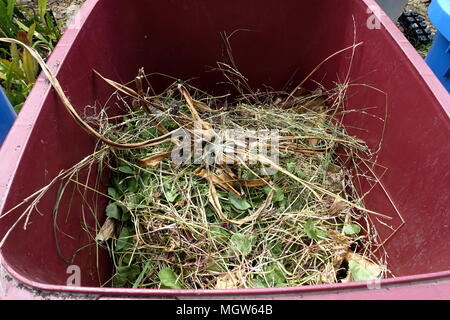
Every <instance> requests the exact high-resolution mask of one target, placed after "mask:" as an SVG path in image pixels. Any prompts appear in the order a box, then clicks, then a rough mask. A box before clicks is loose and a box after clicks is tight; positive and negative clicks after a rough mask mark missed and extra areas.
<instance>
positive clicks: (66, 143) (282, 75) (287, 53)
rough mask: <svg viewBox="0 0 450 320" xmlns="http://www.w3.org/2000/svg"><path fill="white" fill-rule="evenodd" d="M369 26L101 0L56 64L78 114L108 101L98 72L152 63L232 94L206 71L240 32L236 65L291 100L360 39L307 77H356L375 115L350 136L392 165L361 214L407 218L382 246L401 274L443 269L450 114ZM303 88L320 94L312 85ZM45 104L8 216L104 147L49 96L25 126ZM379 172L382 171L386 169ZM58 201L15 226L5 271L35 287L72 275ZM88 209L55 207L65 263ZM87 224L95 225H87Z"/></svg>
mask: <svg viewBox="0 0 450 320" xmlns="http://www.w3.org/2000/svg"><path fill="white" fill-rule="evenodd" d="M369 16H370V15H369V14H368V13H367V8H366V6H365V4H364V2H363V1H358V0H354V1H350V0H348V1H341V0H329V1H298V0H286V1H282V2H279V1H256V0H251V1H235V0H232V1H226V2H223V1H222V2H216V1H214V2H213V1H206V0H200V1H199V0H183V1H172V0H169V1H159V2H157V1H140V2H139V4H136V5H132V6H131V5H130V2H129V1H125V0H117V1H106V0H104V1H99V2H98V3H97V5H96V7H95V8H94V10H93V11H92V13H91V15H90V16H89V18H88V19H87V21H86V23H85V24H84V26H83V28H82V29H81V30H80V32H79V34H78V36H77V39H76V41H75V42H74V43H73V44H66V43H64V39H63V41H62V42H61V44H60V46H64V45H71V46H72V47H71V50H70V51H69V54H68V55H67V57H66V59H65V60H64V61H58V62H57V63H61V67H60V70H59V72H58V77H59V79H60V81H61V83H62V85H63V87H64V89H65V91H66V92H67V93H68V96H69V98H70V99H71V101H72V102H73V104H74V106H76V108H77V109H78V111H79V112H80V113H81V114H83V113H84V112H88V111H89V110H88V109H86V106H87V105H91V106H92V105H93V104H94V101H97V103H98V105H101V104H102V103H104V102H105V101H106V98H107V97H108V96H109V94H110V93H111V90H110V88H108V87H107V86H106V85H105V84H104V83H103V82H102V81H101V80H99V79H98V77H96V76H95V75H94V73H93V71H92V69H95V70H97V71H99V72H100V73H101V74H103V75H104V76H106V77H108V78H111V79H114V80H116V81H118V82H126V81H130V80H131V79H133V77H134V76H135V75H136V73H137V70H138V69H139V68H140V67H142V66H143V67H145V71H146V72H148V73H151V72H160V73H164V74H168V75H171V76H175V77H177V78H180V79H190V78H195V79H194V80H193V81H192V84H194V85H196V86H199V87H200V88H202V89H204V90H208V91H211V90H212V91H213V92H215V93H217V94H219V93H224V92H227V90H228V89H229V87H227V86H224V85H223V84H218V82H220V81H222V80H223V78H222V77H221V76H220V75H219V74H218V73H216V72H206V71H210V70H211V68H212V67H215V66H216V62H217V61H223V60H224V59H223V41H222V39H221V35H220V34H221V32H227V34H228V35H231V34H233V36H232V37H231V38H230V44H231V46H232V49H233V56H234V59H235V61H236V64H237V66H238V67H239V70H240V71H241V72H242V73H243V74H244V75H245V76H246V77H247V78H249V79H250V83H251V85H252V86H253V87H255V88H256V87H259V88H263V85H267V86H270V87H272V88H274V89H276V90H280V89H289V88H290V89H292V88H293V85H294V86H295V84H296V83H299V81H301V80H302V79H303V78H304V77H305V76H306V75H307V74H308V73H309V72H310V71H312V70H313V69H314V68H315V67H316V66H317V65H318V64H319V63H320V62H321V61H323V60H324V59H325V58H326V57H328V56H329V55H331V54H333V53H334V52H336V51H338V50H340V49H343V48H345V47H347V46H350V45H352V44H353V43H354V39H355V32H356V42H359V41H363V42H364V44H363V45H361V46H359V47H358V48H357V49H356V52H355V55H354V58H353V59H352V54H351V53H352V51H351V50H350V51H347V52H345V53H343V54H340V55H338V56H336V57H334V58H333V59H331V60H329V61H328V62H327V63H326V64H325V65H324V66H323V67H322V68H321V69H320V70H319V71H318V72H317V73H316V74H314V76H313V77H312V78H311V79H312V80H315V81H318V82H320V83H321V84H323V85H324V86H326V87H329V88H331V87H332V86H333V83H334V82H335V81H337V82H342V81H343V80H344V79H345V78H346V76H347V74H349V75H350V80H351V81H352V83H353V84H355V85H353V86H351V87H350V89H349V98H348V101H347V106H348V108H349V109H367V108H369V109H367V110H370V111H367V113H368V114H370V115H366V114H364V113H353V114H351V115H348V116H346V118H345V120H344V121H345V123H346V124H347V125H348V128H349V131H350V133H352V134H356V135H358V136H360V137H361V138H363V139H365V140H367V142H368V143H369V145H371V146H372V147H373V148H375V149H376V148H377V146H378V144H379V142H380V139H381V149H380V151H379V153H378V158H377V162H378V163H379V164H380V165H382V166H384V167H387V168H388V171H387V173H386V174H385V175H384V176H383V178H382V183H383V186H384V189H385V190H383V189H382V188H380V187H379V186H378V187H375V189H374V190H373V191H372V192H371V193H370V194H369V195H368V196H367V197H366V201H365V203H366V205H367V206H368V207H369V208H370V209H372V210H376V211H379V212H381V213H383V214H387V215H390V216H393V217H395V218H394V219H393V220H392V221H391V222H390V224H391V225H393V226H394V227H396V226H398V225H400V219H399V218H398V217H397V212H396V210H395V209H394V206H393V205H392V203H391V200H392V202H393V203H394V204H395V206H396V208H397V210H398V211H399V212H400V213H401V215H402V216H403V219H404V220H405V221H406V224H405V225H404V226H403V228H402V229H401V230H400V231H399V232H398V233H397V234H396V235H395V236H394V237H392V239H391V240H390V241H389V242H388V243H386V245H385V248H386V250H387V252H388V254H389V263H390V268H391V270H392V271H393V273H394V274H395V275H396V276H403V275H413V274H419V273H426V272H437V271H443V270H446V269H447V268H448V265H449V260H450V257H449V252H450V250H449V249H450V248H449V242H450V241H449V240H450V238H449V232H448V222H449V221H448V220H449V218H448V217H449V209H448V208H449V207H450V198H449V196H448V187H449V182H448V181H449V178H450V177H449V172H450V170H449V169H450V168H449V163H450V149H449V146H448V143H447V140H448V138H447V137H448V134H449V132H450V125H449V121H448V115H447V114H446V112H445V111H444V110H443V109H442V106H441V105H440V104H439V103H438V102H437V100H436V98H435V97H434V96H433V95H432V93H431V91H430V90H429V88H428V87H427V86H426V84H425V83H423V79H422V78H421V77H420V76H419V74H418V73H417V71H416V69H415V68H414V67H413V66H412V65H411V62H410V61H409V60H408V59H407V58H406V57H405V55H404V54H403V52H402V51H401V49H400V48H399V47H398V45H397V44H396V43H395V42H394V40H393V39H392V38H391V37H390V36H389V34H388V32H387V31H386V30H385V29H384V28H383V27H382V29H381V30H371V29H368V28H367V24H366V23H367V19H368V18H369ZM236 30H241V31H238V32H237V31H236ZM233 32H234V33H233ZM351 61H352V62H353V63H352V68H351V70H350V73H348V72H349V66H350V62H351ZM152 84H153V85H154V86H155V87H156V88H158V89H162V88H164V86H165V85H167V84H168V82H166V81H164V80H162V78H160V77H154V79H153V80H152ZM289 84H290V85H289ZM356 84H364V85H356ZM307 86H308V87H310V88H313V87H315V84H314V82H312V81H310V82H308V84H307ZM374 88H377V89H374ZM43 98H45V100H42V99H43ZM36 107H39V108H41V107H42V110H41V112H40V114H39V116H38V118H37V119H36V122H35V126H34V127H33V128H29V129H28V130H30V132H31V134H30V136H29V138H28V141H27V144H26V147H25V149H24V153H23V156H22V158H21V161H20V163H19V165H18V168H17V170H16V174H15V177H14V181H13V183H12V185H11V188H10V192H9V194H8V198H7V201H6V203H5V207H4V210H3V212H6V210H7V209H9V208H11V207H13V206H14V205H16V204H17V203H19V202H20V201H21V200H22V199H24V198H25V197H27V196H28V195H30V194H31V193H33V192H35V191H36V190H38V189H40V188H41V187H42V186H43V185H45V184H47V183H49V181H50V180H51V178H52V177H54V176H56V175H57V174H58V173H59V172H60V170H61V169H62V168H69V167H71V166H72V165H74V164H75V163H77V162H78V161H80V159H82V158H83V157H85V156H86V155H88V154H90V153H91V152H92V150H93V146H94V143H95V140H94V139H92V138H91V137H90V136H88V135H87V134H86V133H84V131H82V130H81V129H80V128H79V127H78V125H77V124H75V122H74V121H73V120H72V118H71V117H70V116H69V115H68V114H67V112H66V111H65V110H64V108H63V106H62V104H61V103H60V102H59V99H58V98H57V96H56V94H55V93H54V92H50V93H49V94H48V95H47V96H43V95H42V92H40V93H38V92H35V91H33V92H32V94H31V96H30V99H29V100H28V101H27V103H26V105H25V107H24V109H23V111H22V113H23V114H21V115H20V117H26V114H27V112H30V111H31V109H33V108H36ZM86 110H87V111H86ZM113 112H114V111H113ZM20 117H19V122H20ZM377 117H379V118H382V119H385V120H383V121H381V120H379V119H378V118H377ZM19 147H20V146H19ZM375 171H376V172H377V173H378V174H381V172H382V170H381V169H380V168H375ZM58 186H59V185H58ZM58 186H55V188H54V191H55V192H56V190H57V187H58ZM361 188H362V191H365V190H367V188H368V185H367V184H364V183H363V184H362V185H361ZM385 191H387V193H388V194H389V196H387V195H386V192H385ZM55 192H51V193H49V195H48V196H46V197H45V198H44V199H42V200H41V202H40V204H39V210H40V212H41V213H42V216H41V215H39V213H37V212H34V213H33V215H32V217H31V219H30V224H29V225H28V228H27V230H23V228H21V227H22V225H19V228H16V230H15V231H14V232H13V233H12V234H11V236H10V238H9V240H8V241H7V243H6V245H5V247H4V248H3V251H2V254H3V256H4V258H5V259H6V260H7V262H8V264H9V265H10V266H12V267H13V268H14V269H15V270H16V271H17V272H18V273H20V274H22V275H23V276H25V277H27V278H29V279H31V280H34V281H38V282H42V283H48V284H65V283H66V279H67V276H68V275H67V273H66V269H67V264H66V263H64V262H63V261H62V260H61V259H60V258H59V257H58V255H57V254H55V252H56V251H55V250H56V246H55V243H56V242H55V236H54V231H53V230H54V228H53V218H52V210H53V206H54V201H55V199H56V194H55ZM90 196H91V195H90ZM389 199H391V200H389ZM81 201H82V199H81V197H80V196H79V195H77V194H76V193H75V194H74V196H73V197H72V198H71V197H68V198H67V199H66V198H64V200H63V201H62V203H61V204H60V214H59V216H58V218H57V219H58V220H57V221H58V225H59V227H60V228H61V230H62V231H64V232H65V233H67V234H69V235H71V236H72V237H73V238H69V237H67V236H64V235H61V234H60V233H58V234H57V235H56V238H57V239H58V240H59V241H58V243H59V244H60V250H61V251H62V252H63V253H64V255H65V256H66V257H68V256H70V255H71V254H72V253H73V252H74V251H75V250H76V249H78V248H80V247H81V246H82V245H84V244H86V243H87V241H88V240H87V237H86V235H85V232H84V230H82V229H81V228H80V226H81V225H82V224H83V217H86V216H88V215H86V214H84V213H83V212H81V210H76V209H72V210H71V211H70V215H68V214H66V213H67V212H69V209H68V208H69V207H70V204H71V205H72V208H76V206H75V207H74V206H73V204H74V203H81ZM104 205H105V203H104V202H103V203H99V204H98V207H99V208H104ZM100 211H101V210H100ZM61 212H62V213H61ZM20 213H21V211H20V210H17V211H16V212H14V213H13V214H11V215H10V216H9V217H7V218H5V219H4V220H3V222H2V223H1V224H0V234H3V233H4V232H5V231H6V230H7V229H8V227H9V226H10V225H12V223H13V222H14V221H15V220H16V218H17V217H18V215H20ZM83 214H84V215H83ZM101 215H103V214H101ZM102 218H103V219H104V217H102ZM86 219H87V221H88V224H91V225H92V219H91V218H89V217H87V218H86ZM100 222H101V221H100ZM373 222H374V224H375V225H376V226H377V228H378V231H379V233H380V236H381V238H382V239H386V238H387V237H388V236H389V235H390V234H391V233H392V230H389V229H387V228H385V227H383V226H382V225H381V224H380V223H379V222H377V220H376V219H373ZM95 255H96V250H95V248H94V247H91V248H89V249H85V250H82V251H81V252H80V253H79V254H78V255H77V256H76V258H75V260H74V262H73V263H74V264H76V265H79V266H80V267H81V271H82V285H83V286H97V285H98V284H99V278H100V280H101V281H104V280H106V279H107V278H108V277H109V276H110V275H111V264H110V262H109V257H108V256H107V254H105V253H103V254H102V255H101V257H100V259H99V261H98V264H99V265H100V267H99V268H98V266H97V259H96V257H95Z"/></svg>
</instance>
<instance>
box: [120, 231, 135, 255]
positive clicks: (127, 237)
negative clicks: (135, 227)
mask: <svg viewBox="0 0 450 320" xmlns="http://www.w3.org/2000/svg"><path fill="white" fill-rule="evenodd" d="M132 245H133V233H132V231H131V230H130V228H127V227H123V228H122V230H121V231H120V235H119V239H118V240H117V242H116V251H121V250H126V249H128V248H129V247H131V246H132Z"/></svg>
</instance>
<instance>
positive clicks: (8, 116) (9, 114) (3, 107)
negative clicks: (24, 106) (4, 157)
mask: <svg viewBox="0 0 450 320" xmlns="http://www.w3.org/2000/svg"><path fill="white" fill-rule="evenodd" d="M15 119H16V112H15V111H14V109H13V107H12V106H11V103H10V102H9V100H8V98H7V97H6V94H5V92H4V91H3V88H2V87H0V146H1V145H2V144H3V141H4V140H5V138H6V136H7V135H8V132H9V129H11V126H12V125H13V123H14V120H15Z"/></svg>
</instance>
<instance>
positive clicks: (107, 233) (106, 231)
mask: <svg viewBox="0 0 450 320" xmlns="http://www.w3.org/2000/svg"><path fill="white" fill-rule="evenodd" d="M115 232H116V222H115V221H114V219H112V218H107V219H106V220H105V222H104V223H103V226H102V227H101V229H100V231H99V232H98V234H97V236H96V237H95V241H101V242H103V241H107V240H109V239H111V238H112V237H113V236H114V234H115Z"/></svg>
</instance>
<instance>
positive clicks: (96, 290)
mask: <svg viewBox="0 0 450 320" xmlns="http://www.w3.org/2000/svg"><path fill="white" fill-rule="evenodd" d="M2 259H3V257H2V255H1V253H0V261H2ZM3 268H4V269H5V271H6V272H7V273H8V274H9V275H10V276H11V277H13V278H14V279H15V280H16V281H18V282H19V283H21V284H24V285H25V286H27V287H30V288H33V289H37V290H41V291H47V292H53V293H55V294H61V293H66V294H82V295H86V294H87V295H102V296H115V297H119V296H134V297H139V296H141V297H148V298H150V297H169V298H170V297H172V298H173V297H181V296H184V297H187V296H198V297H202V296H203V297H208V296H209V297H215V296H257V295H267V294H270V295H276V294H278V295H281V294H283V295H285V294H314V293H324V292H332V291H335V292H336V291H339V292H342V291H344V290H352V289H353V290H355V289H359V290H371V289H370V286H373V285H375V284H377V285H379V286H380V287H381V288H382V287H388V286H393V285H401V284H411V283H417V282H423V281H429V280H431V281H435V282H439V281H440V280H442V281H447V280H448V279H449V278H450V271H440V272H433V273H423V274H418V275H410V276H401V277H397V278H387V279H382V280H380V281H379V282H375V281H359V282H348V283H336V284H321V285H308V286H298V287H278V288H253V289H132V288H112V287H72V286H63V285H51V284H45V283H40V282H37V281H33V280H30V279H28V278H26V277H24V276H22V275H21V274H20V273H18V272H16V271H15V270H14V269H13V268H11V266H9V265H8V264H7V263H5V261H4V260H3ZM0 281H1V279H0Z"/></svg>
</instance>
